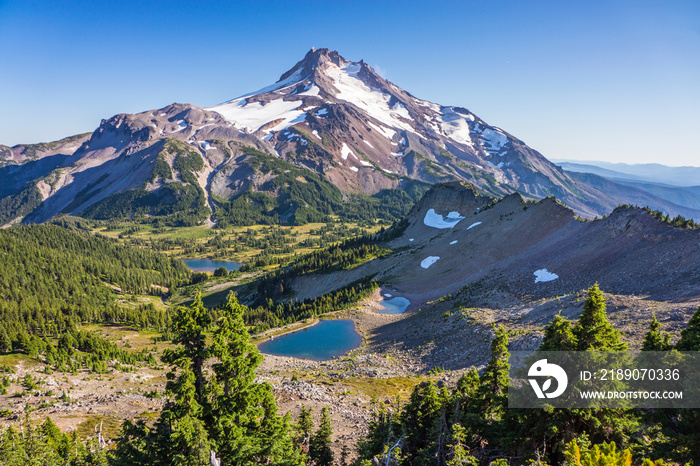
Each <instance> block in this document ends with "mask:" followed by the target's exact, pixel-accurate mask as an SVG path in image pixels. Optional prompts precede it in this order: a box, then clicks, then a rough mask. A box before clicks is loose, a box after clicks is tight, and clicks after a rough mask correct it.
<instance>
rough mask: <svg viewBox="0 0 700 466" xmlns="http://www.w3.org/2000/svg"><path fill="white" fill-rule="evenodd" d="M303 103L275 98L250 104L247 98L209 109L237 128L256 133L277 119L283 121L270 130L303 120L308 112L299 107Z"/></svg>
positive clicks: (276, 129) (278, 129)
mask: <svg viewBox="0 0 700 466" xmlns="http://www.w3.org/2000/svg"><path fill="white" fill-rule="evenodd" d="M301 104H302V103H301V102H285V101H284V100H282V99H278V100H273V101H271V102H268V103H267V104H265V105H263V104H262V103H261V102H254V103H252V104H248V103H247V102H246V101H245V100H241V101H234V102H231V103H226V104H222V105H218V106H216V107H212V108H210V109H208V110H213V111H215V112H217V113H219V114H221V115H222V116H223V117H224V118H225V119H226V120H228V121H230V122H231V123H233V124H234V125H235V126H236V127H237V128H240V129H244V130H246V131H248V132H249V133H254V132H255V131H257V130H259V129H260V128H261V127H262V126H264V125H266V124H268V123H270V122H271V121H275V120H282V121H281V122H280V123H278V124H277V125H276V126H275V127H274V128H269V129H268V131H281V130H283V129H286V128H288V127H290V126H291V125H293V124H294V123H298V122H301V121H303V120H304V118H303V117H305V116H306V114H305V113H304V111H303V110H300V109H299V107H300V106H301ZM300 117H302V118H301V119H300Z"/></svg>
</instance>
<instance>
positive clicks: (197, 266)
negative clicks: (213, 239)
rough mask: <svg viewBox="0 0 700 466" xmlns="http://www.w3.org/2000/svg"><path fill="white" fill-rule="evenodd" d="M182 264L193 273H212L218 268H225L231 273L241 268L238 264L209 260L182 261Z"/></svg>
mask: <svg viewBox="0 0 700 466" xmlns="http://www.w3.org/2000/svg"><path fill="white" fill-rule="evenodd" d="M182 262H184V263H185V265H186V266H187V267H189V268H190V269H192V270H194V271H195V272H213V271H214V270H216V269H218V268H219V267H226V270H228V271H229V272H233V271H234V270H238V269H239V267H240V266H241V264H239V263H238V262H229V261H215V260H211V259H183V260H182Z"/></svg>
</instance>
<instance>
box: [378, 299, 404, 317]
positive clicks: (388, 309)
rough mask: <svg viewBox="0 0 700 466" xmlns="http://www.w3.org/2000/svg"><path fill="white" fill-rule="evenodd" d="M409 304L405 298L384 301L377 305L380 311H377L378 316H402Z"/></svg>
mask: <svg viewBox="0 0 700 466" xmlns="http://www.w3.org/2000/svg"><path fill="white" fill-rule="evenodd" d="M409 304H411V302H410V301H409V300H408V299H406V298H399V297H396V298H391V299H387V300H386V301H382V302H380V303H379V305H380V306H381V307H382V310H380V311H379V313H380V314H403V313H404V312H405V311H406V308H407V307H408V305H409Z"/></svg>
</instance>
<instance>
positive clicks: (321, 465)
mask: <svg viewBox="0 0 700 466" xmlns="http://www.w3.org/2000/svg"><path fill="white" fill-rule="evenodd" d="M331 435H333V429H332V427H331V417H330V414H329V413H328V406H324V407H323V410H322V411H321V423H320V424H319V426H318V430H317V431H316V432H315V433H314V436H313V438H312V439H311V455H310V457H311V460H312V461H313V463H314V465H316V466H332V465H333V450H331Z"/></svg>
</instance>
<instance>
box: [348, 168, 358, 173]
mask: <svg viewBox="0 0 700 466" xmlns="http://www.w3.org/2000/svg"><path fill="white" fill-rule="evenodd" d="M350 170H352V171H354V172H356V173H357V171H358V168H357V167H350Z"/></svg>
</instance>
